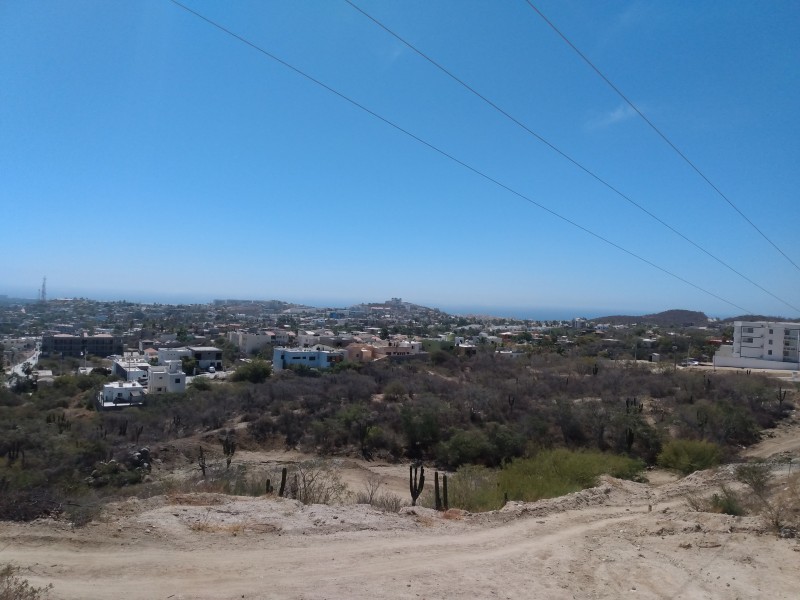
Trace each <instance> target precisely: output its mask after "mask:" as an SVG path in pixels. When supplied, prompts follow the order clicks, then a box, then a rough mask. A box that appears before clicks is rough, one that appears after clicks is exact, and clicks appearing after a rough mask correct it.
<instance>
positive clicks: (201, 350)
mask: <svg viewBox="0 0 800 600" xmlns="http://www.w3.org/2000/svg"><path fill="white" fill-rule="evenodd" d="M187 349H188V350H189V352H191V353H192V354H191V356H192V358H194V359H195V360H196V361H197V367H198V368H199V369H202V370H203V371H205V370H207V369H208V368H209V367H214V368H215V369H218V370H221V369H222V350H220V349H219V348H215V347H214V346H189V347H188V348H187Z"/></svg>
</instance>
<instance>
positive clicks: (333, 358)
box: [272, 348, 344, 372]
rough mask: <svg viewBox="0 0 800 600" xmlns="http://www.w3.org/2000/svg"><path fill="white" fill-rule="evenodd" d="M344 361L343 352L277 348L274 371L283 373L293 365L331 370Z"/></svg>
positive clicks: (273, 359) (274, 357)
mask: <svg viewBox="0 0 800 600" xmlns="http://www.w3.org/2000/svg"><path fill="white" fill-rule="evenodd" d="M343 360H344V351H343V350H335V351H329V350H314V349H311V348H275V350H274V351H273V353H272V370H273V371H275V372H277V371H282V370H283V369H286V368H288V367H291V366H292V365H296V366H300V365H303V366H306V367H310V368H312V369H329V368H330V367H331V366H333V365H334V364H335V363H338V362H341V361H343Z"/></svg>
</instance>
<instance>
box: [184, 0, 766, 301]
mask: <svg viewBox="0 0 800 600" xmlns="http://www.w3.org/2000/svg"><path fill="white" fill-rule="evenodd" d="M169 2H171V3H172V4H174V5H175V6H177V7H179V8H181V9H183V10H184V11H186V12H188V13H190V14H192V15H194V16H195V17H197V18H199V19H201V20H202V21H205V22H206V23H208V24H209V25H211V26H213V27H215V28H216V29H218V30H220V31H222V32H223V33H226V34H227V35H229V36H231V37H232V38H234V39H236V40H238V41H240V42H242V43H243V44H245V45H247V46H249V47H250V48H252V49H254V50H256V51H257V52H259V53H261V54H263V55H264V56H266V57H268V58H270V59H271V60H273V61H275V62H277V63H278V64H280V65H282V66H284V67H286V68H287V69H289V70H291V71H293V72H294V73H296V74H298V75H300V76H301V77H303V78H305V79H307V80H308V81H310V82H312V83H314V84H316V85H318V86H320V87H322V88H323V89H325V90H327V91H328V92H330V93H332V94H334V95H335V96H337V97H339V98H341V99H342V100H344V101H346V102H348V103H350V104H351V105H353V106H355V107H356V108H358V109H360V110H362V111H364V112H366V113H367V114H369V115H371V116H372V117H374V118H376V119H378V120H379V121H381V122H383V123H385V124H386V125H388V126H390V127H392V128H393V129H395V130H397V131H399V132H400V133H403V134H405V135H406V136H408V137H410V138H411V139H413V140H415V141H417V142H419V143H420V144H422V145H424V146H426V147H427V148H429V149H431V150H433V151H434V152H436V153H438V154H440V155H441V156H444V157H445V158H447V159H449V160H451V161H452V162H455V163H456V164H458V165H460V166H462V167H464V168H465V169H467V170H468V171H471V172H472V173H474V174H475V175H478V176H479V177H481V178H483V179H485V180H486V181H489V182H490V183H493V184H494V185H496V186H498V187H500V188H501V189H504V190H506V191H507V192H509V193H511V194H512V195H514V196H516V197H518V198H520V199H521V200H524V201H526V202H528V203H530V204H532V205H533V206H536V207H537V208H539V209H541V210H543V211H545V212H547V213H549V214H550V215H552V216H554V217H556V218H557V219H559V220H561V221H563V222H565V223H567V224H569V225H572V226H573V227H575V228H577V229H580V230H581V231H583V232H584V233H587V234H589V235H591V236H592V237H594V238H596V239H598V240H600V241H602V242H604V243H605V244H608V245H609V246H612V247H613V248H616V249H617V250H619V251H621V252H623V253H625V254H627V255H629V256H631V257H633V258H635V259H637V260H639V261H641V262H643V263H645V264H646V265H648V266H650V267H652V268H654V269H656V270H658V271H661V272H662V273H664V274H666V275H669V276H670V277H672V278H673V279H676V280H678V281H680V282H682V283H684V284H686V285H688V286H690V287H693V288H694V289H696V290H698V291H700V292H703V293H704V294H707V295H709V296H711V297H712V298H716V299H717V300H720V301H721V302H724V303H725V304H728V305H730V306H733V307H734V308H737V309H739V310H741V311H743V312H744V313H752V311H751V310H749V309H747V308H744V307H742V306H739V305H738V304H736V303H735V302H732V301H731V300H728V299H726V298H723V297H722V296H720V295H718V294H716V293H714V292H712V291H710V290H707V289H705V288H703V287H701V286H700V285H698V284H696V283H693V282H691V281H689V280H688V279H685V278H683V277H681V276H680V275H678V274H676V273H673V272H672V271H670V270H668V269H666V268H664V267H662V266H660V265H658V264H656V263H654V262H652V261H651V260H649V259H647V258H645V257H643V256H641V255H639V254H637V253H636V252H633V251H632V250H628V249H627V248H625V247H623V246H620V245H619V244H617V243H616V242H613V241H611V240H609V239H608V238H606V237H604V236H602V235H600V234H599V233H595V232H594V231H592V230H590V229H589V228H587V227H584V226H583V225H581V224H579V223H577V222H575V221H573V220H571V219H569V218H568V217H565V216H564V215H561V214H560V213H557V212H556V211H554V210H552V209H551V208H548V207H547V206H545V205H544V204H541V203H539V202H537V201H536V200H534V199H533V198H531V197H529V196H527V195H525V194H523V193H522V192H519V191H517V190H515V189H513V188H511V187H510V186H508V185H506V184H504V183H502V182H501V181H499V180H497V179H495V178H493V177H492V176H490V175H487V174H486V173H484V172H483V171H480V170H479V169H477V168H476V167H473V166H471V165H469V164H468V163H466V162H464V161H462V160H461V159H459V158H456V157H455V156H453V155H452V154H450V153H448V152H447V151H445V150H442V149H441V148H439V147H438V146H436V145H434V144H432V143H431V142H428V141H426V140H424V139H423V138H421V137H419V136H417V135H416V134H414V133H412V132H410V131H409V130H407V129H405V128H403V127H402V126H400V125H398V124H397V123H394V122H393V121H390V120H389V119H387V118H386V117H383V116H381V115H380V114H378V113H376V112H375V111H373V110H371V109H370V108H368V107H366V106H364V105H363V104H361V103H360V102H358V101H357V100H354V99H353V98H350V97H349V96H347V95H345V94H344V93H342V92H340V91H338V90H336V89H335V88H333V87H331V86H329V85H328V84H326V83H324V82H323V81H321V80H319V79H317V78H315V77H314V76H312V75H309V74H308V73H306V72H305V71H303V70H301V69H299V68H298V67H295V66H294V65H292V64H291V63H289V62H287V61H285V60H283V59H282V58H280V57H278V56H276V55H275V54H273V53H271V52H269V51H268V50H265V49H264V48H262V47H260V46H258V45H257V44H255V43H253V42H251V41H250V40H248V39H247V38H245V37H242V36H241V35H239V34H237V33H235V32H234V31H231V30H230V29H228V28H227V27H225V26H223V25H221V24H219V23H217V22H216V21H214V20H212V19H210V18H209V17H206V16H205V15H203V14H202V13H199V12H197V11H196V10H194V9H192V8H190V7H188V6H186V5H185V4H182V3H181V2H179V1H178V0H169Z"/></svg>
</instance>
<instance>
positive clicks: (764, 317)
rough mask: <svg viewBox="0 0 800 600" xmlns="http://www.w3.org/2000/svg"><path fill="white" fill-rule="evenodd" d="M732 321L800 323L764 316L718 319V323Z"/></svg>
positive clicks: (798, 321)
mask: <svg viewBox="0 0 800 600" xmlns="http://www.w3.org/2000/svg"><path fill="white" fill-rule="evenodd" d="M734 321H779V322H784V323H800V319H787V318H786V317H767V316H764V315H739V316H738V317H728V318H727V319H720V323H733V322H734Z"/></svg>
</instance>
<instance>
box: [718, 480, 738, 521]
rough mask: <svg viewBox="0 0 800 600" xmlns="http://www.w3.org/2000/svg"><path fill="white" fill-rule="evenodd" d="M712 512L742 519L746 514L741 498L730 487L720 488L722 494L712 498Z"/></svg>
mask: <svg viewBox="0 0 800 600" xmlns="http://www.w3.org/2000/svg"><path fill="white" fill-rule="evenodd" d="M711 511H712V512H718V513H722V514H725V515H733V516H735V517H740V516H742V515H743V514H744V513H745V510H744V507H742V503H741V502H740V501H739V497H738V496H737V495H736V493H735V492H734V491H733V490H732V489H730V488H729V487H727V486H725V485H723V486H720V493H719V494H714V495H713V496H711Z"/></svg>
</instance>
